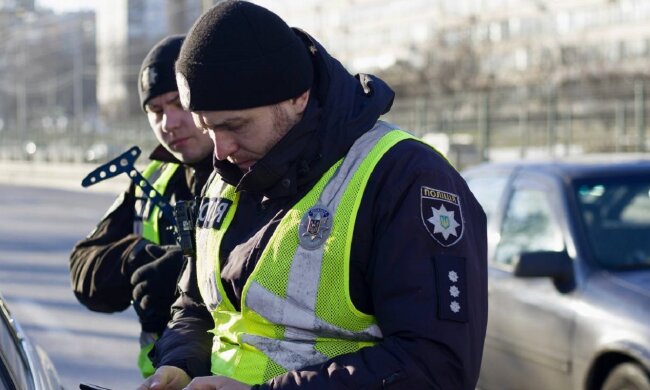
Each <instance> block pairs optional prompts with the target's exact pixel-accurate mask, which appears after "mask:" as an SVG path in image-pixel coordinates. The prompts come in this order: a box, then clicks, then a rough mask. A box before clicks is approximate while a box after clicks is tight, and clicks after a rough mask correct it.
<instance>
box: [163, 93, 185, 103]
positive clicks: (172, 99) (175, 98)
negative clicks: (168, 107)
mask: <svg viewBox="0 0 650 390" xmlns="http://www.w3.org/2000/svg"><path fill="white" fill-rule="evenodd" d="M180 98H181V95H179V94H176V96H174V97H172V98H169V99H167V100H166V101H165V103H164V104H171V103H176V102H177V101H179V100H180Z"/></svg>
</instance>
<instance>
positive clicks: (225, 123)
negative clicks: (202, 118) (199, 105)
mask: <svg viewBox="0 0 650 390" xmlns="http://www.w3.org/2000/svg"><path fill="white" fill-rule="evenodd" d="M247 121H248V120H247V119H246V118H244V117H241V116H236V117H232V118H226V119H224V120H222V121H220V122H215V123H207V122H206V123H205V125H206V126H207V127H210V128H216V127H236V126H241V125H242V124H244V123H246V122H247Z"/></svg>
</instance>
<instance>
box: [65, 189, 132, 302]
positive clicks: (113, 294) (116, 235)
mask: <svg viewBox="0 0 650 390" xmlns="http://www.w3.org/2000/svg"><path fill="white" fill-rule="evenodd" d="M134 203H135V198H134V195H133V194H132V191H128V192H124V193H122V194H121V195H120V196H119V197H118V198H117V199H116V201H115V203H113V206H112V207H111V208H110V209H109V210H108V211H107V213H106V215H105V216H104V218H102V220H101V221H100V222H99V224H98V225H97V226H96V227H95V229H94V230H93V231H92V232H91V233H90V234H89V235H88V237H86V238H85V239H83V240H81V241H79V242H78V243H77V244H76V245H75V247H74V248H73V250H72V253H71V254H70V277H71V279H72V289H73V291H74V294H75V296H76V297H77V299H78V300H79V302H81V303H82V304H83V305H84V306H86V307H88V308H89V309H90V310H94V311H99V312H107V313H110V312H116V311H122V310H124V309H126V308H127V307H129V305H130V302H131V291H132V286H131V283H130V280H129V279H130V275H129V274H128V273H127V272H125V266H126V264H127V261H128V256H129V254H130V253H131V252H132V251H133V250H135V249H136V248H139V247H140V246H142V244H141V242H142V241H144V240H143V239H142V238H141V237H140V236H138V235H135V234H132V232H133V214H134Z"/></svg>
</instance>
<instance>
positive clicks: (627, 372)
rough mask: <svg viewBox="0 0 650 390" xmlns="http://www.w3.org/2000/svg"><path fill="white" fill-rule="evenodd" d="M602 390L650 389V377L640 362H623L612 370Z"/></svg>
mask: <svg viewBox="0 0 650 390" xmlns="http://www.w3.org/2000/svg"><path fill="white" fill-rule="evenodd" d="M602 390H650V378H649V377H648V373H646V372H645V371H644V370H643V369H642V368H641V367H639V365H638V364H635V363H623V364H619V365H618V366H616V367H615V368H614V369H613V370H612V372H610V374H609V375H608V376H607V379H606V380H605V384H603V388H602Z"/></svg>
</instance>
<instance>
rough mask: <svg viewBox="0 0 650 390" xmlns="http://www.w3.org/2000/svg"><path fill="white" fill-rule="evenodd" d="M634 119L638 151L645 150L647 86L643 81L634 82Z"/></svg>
mask: <svg viewBox="0 0 650 390" xmlns="http://www.w3.org/2000/svg"><path fill="white" fill-rule="evenodd" d="M634 121H635V123H636V132H637V136H638V146H637V148H638V151H639V152H645V150H646V147H645V87H644V85H643V81H637V82H636V83H635V84H634Z"/></svg>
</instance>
